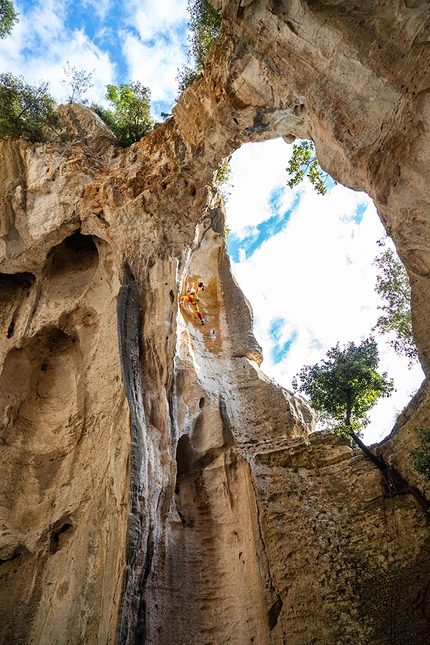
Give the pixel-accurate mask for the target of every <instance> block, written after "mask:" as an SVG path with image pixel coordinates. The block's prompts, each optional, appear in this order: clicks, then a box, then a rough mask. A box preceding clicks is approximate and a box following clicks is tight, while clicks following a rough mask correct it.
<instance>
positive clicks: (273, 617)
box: [269, 594, 284, 631]
mask: <svg viewBox="0 0 430 645" xmlns="http://www.w3.org/2000/svg"><path fill="white" fill-rule="evenodd" d="M283 604H284V603H283V602H282V598H281V596H280V595H279V594H278V597H277V599H276V600H275V602H274V603H273V605H272V606H271V607H270V611H269V629H270V631H272V629H274V627H276V625H277V622H278V618H279V614H280V613H281V609H282V605H283Z"/></svg>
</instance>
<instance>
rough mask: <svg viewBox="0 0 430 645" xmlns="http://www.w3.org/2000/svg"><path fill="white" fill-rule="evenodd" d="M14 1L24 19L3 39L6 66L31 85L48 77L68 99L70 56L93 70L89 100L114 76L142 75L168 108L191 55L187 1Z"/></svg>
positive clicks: (160, 107)
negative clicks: (66, 84)
mask: <svg viewBox="0 0 430 645" xmlns="http://www.w3.org/2000/svg"><path fill="white" fill-rule="evenodd" d="M15 6H16V9H17V11H18V12H19V14H20V15H19V20H20V22H19V23H18V25H16V27H15V28H14V30H13V32H12V35H11V36H10V37H8V38H7V39H5V40H2V41H0V72H11V73H13V74H16V75H24V76H25V79H26V80H27V82H29V83H33V84H36V83H38V82H40V81H42V80H43V81H49V83H50V91H51V93H52V94H53V95H54V96H55V98H56V99H57V100H59V101H62V100H64V98H65V91H64V88H63V86H62V84H61V79H62V78H63V77H64V67H65V66H66V62H67V61H69V62H70V65H71V66H75V67H76V68H77V69H78V70H82V69H83V70H86V71H87V72H93V71H94V76H93V81H94V87H93V88H92V90H91V91H90V93H89V99H90V100H91V101H95V102H102V101H103V100H104V94H105V91H106V90H105V86H106V85H107V84H109V83H114V84H118V83H127V82H128V81H130V80H131V81H141V82H142V83H143V84H144V85H146V86H148V87H149V88H150V90H151V93H152V105H153V111H154V113H155V114H156V115H158V114H159V113H160V112H170V110H171V107H172V105H173V103H174V102H175V98H176V96H177V84H176V81H175V77H176V75H177V72H178V68H180V67H181V66H182V65H183V64H184V63H185V61H186V53H185V45H186V37H187V21H188V13H187V2H186V0H169V2H167V3H154V2H153V1H152V0H130V1H129V2H127V3H122V2H118V1H114V0H98V1H97V0H87V1H86V2H85V1H80V2H68V1H67V0H47V1H46V2H41V1H39V2H38V1H28V0H25V1H23V0H21V1H17V2H15Z"/></svg>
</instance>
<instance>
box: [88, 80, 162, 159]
mask: <svg viewBox="0 0 430 645" xmlns="http://www.w3.org/2000/svg"><path fill="white" fill-rule="evenodd" d="M106 99H107V100H108V101H109V102H110V104H111V105H112V107H113V109H112V110H110V109H106V108H104V107H102V106H100V105H93V106H92V109H93V110H94V112H96V114H98V115H99V116H100V117H101V118H102V119H103V121H104V122H105V123H106V124H107V126H108V127H109V128H110V130H112V132H113V133H114V135H115V136H116V138H117V140H118V143H119V145H120V146H122V147H124V148H126V147H127V146H130V145H131V144H132V143H135V142H136V141H139V140H140V139H141V138H142V137H144V136H145V135H146V134H148V133H149V132H150V131H151V130H152V129H153V128H154V121H153V119H152V118H151V114H150V110H151V107H150V92H149V89H148V88H147V87H145V86H144V85H142V84H141V83H140V82H139V81H137V82H136V83H132V82H131V81H130V82H129V83H128V84H126V85H108V86H107V92H106Z"/></svg>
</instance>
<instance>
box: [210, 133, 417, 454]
mask: <svg viewBox="0 0 430 645" xmlns="http://www.w3.org/2000/svg"><path fill="white" fill-rule="evenodd" d="M291 154H292V145H289V144H287V143H286V142H285V141H284V140H283V139H274V140H271V141H267V142H264V143H249V144H245V145H244V146H242V147H241V148H240V149H239V150H237V151H236V152H235V153H234V154H233V155H232V158H231V162H230V165H231V175H230V178H229V183H228V184H227V185H226V186H225V187H224V188H223V189H222V190H223V191H224V193H225V195H226V226H227V230H228V238H227V246H228V250H229V255H230V259H231V263H232V269H233V273H234V275H235V278H236V280H237V281H238V283H239V285H240V287H241V289H242V291H243V292H244V294H245V296H246V297H247V298H248V300H249V301H250V303H251V306H252V309H253V313H254V333H255V336H256V339H257V341H258V342H259V343H260V345H261V346H262V348H263V356H264V360H263V363H262V366H261V369H262V371H263V372H264V373H265V374H267V375H268V376H269V377H271V378H272V379H273V380H274V381H275V382H276V383H278V384H280V385H282V386H283V387H285V388H286V389H288V390H290V391H292V379H293V377H294V375H295V374H297V372H298V371H299V370H300V369H301V367H302V366H303V365H313V364H315V363H317V362H319V361H320V360H321V359H322V358H324V356H325V354H326V352H327V350H328V349H329V348H331V347H333V346H334V345H336V343H337V342H339V343H340V345H341V346H342V345H345V344H346V343H347V342H349V341H354V342H356V343H359V342H361V341H362V340H363V339H364V338H368V337H369V336H370V335H373V336H374V337H375V339H376V341H377V343H378V348H379V355H380V370H381V371H384V372H385V371H386V372H388V375H389V376H391V377H392V378H394V382H395V387H396V392H395V393H394V394H393V395H392V396H391V397H390V398H388V399H382V400H380V402H379V403H378V404H377V405H376V406H375V408H373V410H372V411H371V413H370V414H369V417H370V421H371V422H370V424H369V426H368V427H367V428H366V429H365V432H364V439H365V442H366V443H368V444H371V443H374V442H377V441H380V440H382V439H383V438H384V437H385V436H387V435H388V434H389V433H390V431H391V430H392V427H393V425H394V423H395V420H396V418H397V416H398V414H399V413H400V412H401V410H402V409H403V408H404V407H405V406H406V405H407V403H408V402H409V400H410V399H411V397H412V396H413V395H414V393H415V392H416V391H417V389H418V388H419V387H420V385H421V383H422V381H423V379H424V374H423V372H422V369H421V366H420V365H419V364H418V363H416V364H414V365H413V366H412V367H411V368H410V369H409V366H408V359H407V358H406V357H404V356H398V355H397V354H396V353H395V352H394V350H393V349H392V348H391V347H390V346H389V345H388V342H387V340H388V339H387V336H382V335H380V334H378V332H377V331H375V330H372V328H373V327H374V326H375V324H376V321H377V319H378V317H379V316H380V314H381V310H380V309H378V306H380V305H381V304H382V301H381V298H380V296H379V295H378V294H377V293H376V292H375V284H376V276H377V273H378V269H377V267H376V266H375V265H374V260H375V257H377V256H378V255H380V254H381V252H383V250H384V248H386V247H387V246H388V247H389V246H390V245H391V244H392V243H391V241H390V240H389V238H387V236H386V233H385V230H384V227H383V225H382V223H381V222H380V220H379V217H378V214H377V212H376V208H375V206H374V204H373V201H372V199H371V198H370V197H369V196H368V195H367V194H365V193H360V192H356V191H353V190H351V189H349V188H346V187H344V186H342V185H335V184H334V182H332V181H331V182H329V184H328V188H329V190H328V192H327V194H326V195H324V196H321V195H318V194H317V193H316V192H315V190H314V189H313V188H312V186H311V185H310V183H309V182H308V180H305V181H304V182H303V183H302V184H301V185H299V186H298V187H295V188H293V189H290V188H289V187H288V186H287V180H288V178H289V177H288V174H287V172H286V166H287V164H288V161H289V159H290V156H291ZM381 243H384V244H385V246H384V248H381ZM393 248H394V247H393Z"/></svg>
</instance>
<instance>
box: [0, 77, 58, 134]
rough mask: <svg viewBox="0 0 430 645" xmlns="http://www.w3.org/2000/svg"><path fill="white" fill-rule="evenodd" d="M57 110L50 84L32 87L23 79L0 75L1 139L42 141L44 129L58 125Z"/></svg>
mask: <svg viewBox="0 0 430 645" xmlns="http://www.w3.org/2000/svg"><path fill="white" fill-rule="evenodd" d="M55 108H56V103H55V100H54V99H53V98H52V96H50V94H49V93H48V83H42V84H41V85H39V86H38V87H32V86H31V85H27V83H25V82H24V79H23V78H22V77H16V76H13V75H12V74H0V139H5V138H6V137H26V138H27V139H30V141H42V140H43V138H44V136H43V129H44V127H45V126H47V125H48V126H50V127H51V128H52V129H54V126H55V125H56V117H55V114H54V110H55Z"/></svg>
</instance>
